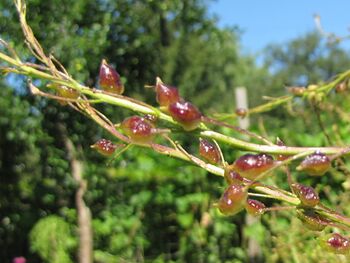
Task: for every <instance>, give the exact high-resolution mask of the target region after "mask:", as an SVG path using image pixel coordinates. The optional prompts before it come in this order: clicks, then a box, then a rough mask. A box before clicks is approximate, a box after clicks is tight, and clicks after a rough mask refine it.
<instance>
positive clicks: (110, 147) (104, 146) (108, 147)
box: [91, 139, 117, 156]
mask: <svg viewBox="0 0 350 263" xmlns="http://www.w3.org/2000/svg"><path fill="white" fill-rule="evenodd" d="M91 148H93V149H95V150H96V151H98V152H99V153H100V154H103V155H105V156H111V155H112V154H113V153H114V152H115V150H116V149H117V145H115V144H114V143H112V142H111V141H110V140H107V139H100V140H98V141H97V142H95V144H93V145H91Z"/></svg>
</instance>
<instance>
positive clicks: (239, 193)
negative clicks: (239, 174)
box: [218, 184, 248, 215]
mask: <svg viewBox="0 0 350 263" xmlns="http://www.w3.org/2000/svg"><path fill="white" fill-rule="evenodd" d="M247 196H248V193H247V191H246V189H245V188H244V187H243V186H241V185H236V184H232V185H230V186H229V187H228V188H227V189H226V190H225V192H224V193H223V195H222V196H221V198H220V200H219V202H218V208H219V210H220V212H221V213H223V214H224V215H234V214H237V213H238V212H240V211H241V210H243V209H244V205H245V202H246V200H247Z"/></svg>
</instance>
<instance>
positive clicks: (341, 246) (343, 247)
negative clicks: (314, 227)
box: [321, 233, 350, 255]
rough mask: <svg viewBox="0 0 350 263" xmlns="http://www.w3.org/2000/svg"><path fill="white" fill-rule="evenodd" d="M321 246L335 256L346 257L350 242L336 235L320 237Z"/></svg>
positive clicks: (349, 251) (349, 249)
mask: <svg viewBox="0 0 350 263" xmlns="http://www.w3.org/2000/svg"><path fill="white" fill-rule="evenodd" d="M321 246H322V247H323V248H324V249H326V250H327V251H329V252H332V253H335V254H342V255H347V254H349V253H350V240H349V239H348V238H346V237H344V236H342V235H340V234H338V233H334V234H330V235H326V236H325V237H322V238H321Z"/></svg>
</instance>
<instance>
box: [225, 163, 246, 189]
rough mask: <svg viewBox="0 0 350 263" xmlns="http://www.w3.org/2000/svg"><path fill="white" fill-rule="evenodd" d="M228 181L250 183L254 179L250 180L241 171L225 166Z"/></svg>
mask: <svg viewBox="0 0 350 263" xmlns="http://www.w3.org/2000/svg"><path fill="white" fill-rule="evenodd" d="M224 177H225V180H226V182H227V183H228V184H229V185H230V184H241V185H243V184H249V183H251V182H252V181H251V180H248V179H246V178H243V177H242V176H241V175H240V174H239V173H237V172H236V171H234V170H232V169H230V167H226V168H225V174H224Z"/></svg>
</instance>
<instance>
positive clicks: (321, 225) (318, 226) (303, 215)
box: [297, 209, 327, 231]
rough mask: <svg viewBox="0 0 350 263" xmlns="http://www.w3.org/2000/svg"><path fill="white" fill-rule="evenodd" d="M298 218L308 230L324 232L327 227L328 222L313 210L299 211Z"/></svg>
mask: <svg viewBox="0 0 350 263" xmlns="http://www.w3.org/2000/svg"><path fill="white" fill-rule="evenodd" d="M297 217H298V218H299V219H300V220H301V222H303V225H304V226H305V227H306V228H308V229H309V230H312V231H322V230H323V229H325V227H326V226H327V221H326V220H325V219H323V218H321V216H319V215H318V214H316V213H315V212H314V211H313V210H308V209H297Z"/></svg>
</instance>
